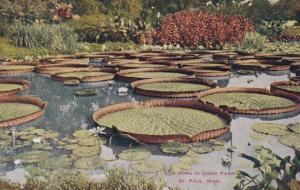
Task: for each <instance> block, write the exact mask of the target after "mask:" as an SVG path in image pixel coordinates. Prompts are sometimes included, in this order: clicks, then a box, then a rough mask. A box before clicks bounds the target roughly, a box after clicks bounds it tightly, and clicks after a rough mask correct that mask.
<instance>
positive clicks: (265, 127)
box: [251, 123, 290, 136]
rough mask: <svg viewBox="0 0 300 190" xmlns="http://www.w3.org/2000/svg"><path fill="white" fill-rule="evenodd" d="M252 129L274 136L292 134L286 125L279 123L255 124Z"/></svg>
mask: <svg viewBox="0 0 300 190" xmlns="http://www.w3.org/2000/svg"><path fill="white" fill-rule="evenodd" d="M251 128H252V130H254V131H255V132H258V133H262V134H267V135H274V136H282V135H287V134H289V133H290V131H288V128H287V126H286V125H284V124H279V123H255V124H254V125H252V127H251Z"/></svg>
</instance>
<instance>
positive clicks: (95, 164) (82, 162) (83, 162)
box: [74, 157, 106, 170]
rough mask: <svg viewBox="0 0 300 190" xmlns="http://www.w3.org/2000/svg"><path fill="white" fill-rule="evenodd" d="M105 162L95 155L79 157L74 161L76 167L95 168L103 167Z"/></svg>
mask: <svg viewBox="0 0 300 190" xmlns="http://www.w3.org/2000/svg"><path fill="white" fill-rule="evenodd" d="M105 164H106V161H105V160H103V159H101V158H97V157H89V158H81V159H79V160H77V161H76V162H75V164H74V165H75V167H76V168H78V169H85V170H90V169H96V168H103V167H104V166H105Z"/></svg>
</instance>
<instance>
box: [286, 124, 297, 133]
mask: <svg viewBox="0 0 300 190" xmlns="http://www.w3.org/2000/svg"><path fill="white" fill-rule="evenodd" d="M287 128H288V129H289V130H290V131H292V132H294V133H298V134H300V123H292V124H289V125H288V126H287Z"/></svg>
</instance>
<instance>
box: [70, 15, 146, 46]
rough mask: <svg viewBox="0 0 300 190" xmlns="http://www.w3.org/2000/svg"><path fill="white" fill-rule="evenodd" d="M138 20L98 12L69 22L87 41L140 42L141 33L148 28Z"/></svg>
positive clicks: (81, 38)
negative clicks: (135, 21) (133, 20)
mask: <svg viewBox="0 0 300 190" xmlns="http://www.w3.org/2000/svg"><path fill="white" fill-rule="evenodd" d="M138 21H139V22H137V23H134V22H132V21H130V20H126V19H124V18H122V17H119V16H116V17H113V16H110V15H103V14H96V15H87V16H83V17H81V18H80V19H75V20H73V21H71V22H69V26H70V27H72V28H74V31H75V32H76V33H77V34H78V35H79V39H80V40H81V41H85V42H92V43H94V42H96V43H103V42H106V41H111V42H128V41H134V42H138V41H139V37H140V35H141V33H142V32H143V30H145V29H146V26H145V23H144V22H142V21H141V20H138Z"/></svg>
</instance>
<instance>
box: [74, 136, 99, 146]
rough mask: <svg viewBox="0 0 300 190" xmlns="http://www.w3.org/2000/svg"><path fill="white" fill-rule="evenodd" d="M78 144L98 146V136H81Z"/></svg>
mask: <svg viewBox="0 0 300 190" xmlns="http://www.w3.org/2000/svg"><path fill="white" fill-rule="evenodd" d="M78 144H79V145H80V146H98V145H99V142H98V139H97V138H95V137H90V138H81V139H79V141H78Z"/></svg>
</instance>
